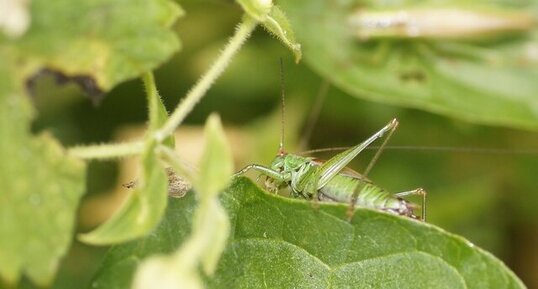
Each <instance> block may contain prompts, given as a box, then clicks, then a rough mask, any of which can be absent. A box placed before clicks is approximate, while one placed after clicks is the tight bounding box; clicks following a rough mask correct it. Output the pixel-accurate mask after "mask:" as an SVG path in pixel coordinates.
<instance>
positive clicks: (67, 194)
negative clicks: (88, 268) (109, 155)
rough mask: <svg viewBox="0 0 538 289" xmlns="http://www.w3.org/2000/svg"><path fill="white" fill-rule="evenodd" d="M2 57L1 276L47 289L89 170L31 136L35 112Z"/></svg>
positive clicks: (0, 55)
mask: <svg viewBox="0 0 538 289" xmlns="http://www.w3.org/2000/svg"><path fill="white" fill-rule="evenodd" d="M3 56H4V55H3V53H2V51H1V50H0V58H1V59H3V60H2V61H1V62H0V184H1V185H0V220H2V221H1V222H0V236H1V237H0V276H1V277H2V278H3V279H4V280H6V281H7V282H8V283H11V284H15V283H17V281H18V280H19V279H20V277H21V275H22V274H26V275H27V276H28V277H29V278H30V279H31V280H33V281H34V282H36V283H38V284H40V285H47V284H49V283H50V282H51V281H52V279H53V277H54V274H55V273H56V270H57V268H58V264H59V261H60V258H61V257H63V256H64V255H65V253H66V252H67V249H68V247H69V245H70V243H71V236H72V233H73V227H74V223H75V214H76V211H77V207H78V202H79V199H80V197H81V196H82V194H83V193H84V189H85V186H84V178H85V166H84V163H82V162H80V161H78V160H77V159H74V158H71V157H68V156H67V155H66V153H65V151H64V150H63V148H62V147H61V145H60V144H58V143H57V142H56V141H55V140H54V139H53V138H52V137H51V136H49V135H47V134H42V135H40V136H38V137H33V136H32V135H31V134H30V121H31V117H32V108H31V106H30V103H29V101H28V99H27V98H26V96H25V95H24V94H23V93H22V91H23V88H22V83H21V82H18V81H17V79H16V75H14V74H13V73H12V71H13V69H14V64H12V63H11V61H9V59H8V58H4V57H3ZM6 60H7V61H6ZM10 65H11V67H10Z"/></svg>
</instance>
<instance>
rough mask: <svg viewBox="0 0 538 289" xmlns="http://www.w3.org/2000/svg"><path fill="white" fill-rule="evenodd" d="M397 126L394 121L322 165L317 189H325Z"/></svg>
mask: <svg viewBox="0 0 538 289" xmlns="http://www.w3.org/2000/svg"><path fill="white" fill-rule="evenodd" d="M396 126H398V121H397V120H396V119H393V120H392V121H391V122H389V123H388V124H387V125H386V126H385V127H383V128H382V129H380V130H379V131H378V132H376V133H375V134H373V135H372V136H371V137H369V138H368V139H367V140H365V141H363V142H362V143H360V144H358V145H356V146H354V147H352V148H350V149H348V150H345V151H343V152H341V153H339V154H337V155H335V156H334V157H332V158H331V159H330V160H328V161H327V162H325V163H324V164H323V165H321V167H320V169H319V171H318V174H319V180H318V182H317V188H316V189H317V190H319V189H320V188H323V187H324V186H325V185H326V184H327V183H328V182H329V181H330V180H331V179H332V178H334V176H336V175H337V174H338V173H340V171H342V170H343V169H344V168H345V167H346V166H347V165H348V164H349V162H351V161H352V160H353V159H354V158H355V157H356V156H357V155H358V154H359V153H360V152H361V151H363V150H364V149H365V148H366V147H368V146H369V145H370V144H371V143H372V142H374V141H375V140H376V139H378V138H380V137H382V136H383V135H384V134H385V133H386V132H388V131H391V130H393V129H395V128H396Z"/></svg>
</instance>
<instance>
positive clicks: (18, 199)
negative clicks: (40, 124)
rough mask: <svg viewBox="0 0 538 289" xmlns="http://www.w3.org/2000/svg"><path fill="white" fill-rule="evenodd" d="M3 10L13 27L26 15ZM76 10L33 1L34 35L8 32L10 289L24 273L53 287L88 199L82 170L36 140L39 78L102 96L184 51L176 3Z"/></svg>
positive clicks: (4, 53)
mask: <svg viewBox="0 0 538 289" xmlns="http://www.w3.org/2000/svg"><path fill="white" fill-rule="evenodd" d="M2 4H3V5H2V7H1V9H2V13H0V17H2V19H0V22H2V23H5V21H6V18H7V17H11V16H14V15H15V14H11V13H18V12H17V11H15V10H9V9H15V8H17V7H15V6H9V5H4V3H2ZM72 4H73V3H70V2H65V1H53V2H50V1H40V0H36V1H32V3H31V5H29V10H28V11H26V12H28V15H29V17H30V26H29V28H28V29H27V30H21V31H20V33H15V34H16V35H15V34H13V33H11V34H9V35H4V33H0V59H2V61H1V63H0V115H1V116H0V124H1V126H0V129H1V130H0V149H1V152H0V157H1V164H2V165H0V183H1V184H2V187H1V191H0V196H1V197H0V200H1V202H0V212H1V214H2V222H1V224H0V232H1V238H0V239H1V241H0V248H1V249H0V276H1V277H2V279H3V280H4V281H6V282H7V283H9V284H11V285H13V284H16V283H17V282H18V280H19V279H20V277H21V275H23V274H25V275H27V276H28V277H29V279H31V280H33V281H34V282H36V283H37V284H40V285H47V284H49V283H51V282H52V281H53V279H54V276H55V273H56V271H57V269H58V263H59V261H60V258H61V257H62V256H63V255H64V254H65V253H66V251H67V249H68V246H69V244H70V243H71V239H72V235H73V225H74V222H75V212H76V210H77V205H78V204H79V200H80V197H81V196H82V194H83V192H84V172H85V169H84V165H83V164H82V162H81V161H79V160H76V159H74V158H72V157H68V156H67V155H66V153H65V151H64V150H63V148H62V146H61V145H59V144H58V142H57V141H56V140H55V139H54V138H53V137H51V136H50V135H46V134H45V135H42V136H40V137H33V136H32V135H31V134H30V133H29V132H30V126H31V119H32V116H33V108H31V105H32V104H31V103H30V101H31V96H30V95H29V92H30V93H31V92H34V90H33V89H34V88H35V87H33V85H34V84H35V79H36V77H38V76H39V75H41V74H42V72H43V71H47V72H53V73H54V74H55V75H57V76H58V78H60V79H64V80H65V79H72V80H74V81H75V82H77V83H78V84H80V86H81V87H83V88H84V89H85V90H86V92H88V93H89V94H90V95H92V96H97V95H99V94H100V93H102V92H105V91H108V90H110V89H111V88H112V87H113V86H115V85H117V84H118V83H120V82H122V81H125V80H127V79H131V78H134V77H136V76H138V75H139V74H140V73H142V72H144V71H147V70H150V69H153V68H155V67H156V66H157V65H158V64H160V63H162V62H163V61H164V60H166V59H167V58H169V57H170V56H171V54H172V53H173V52H176V51H177V50H178V49H179V41H178V38H177V36H176V35H175V34H174V33H173V32H172V31H171V30H170V29H169V27H170V25H171V24H172V23H173V22H174V21H175V19H176V18H177V17H178V15H179V14H180V9H179V7H178V6H177V5H176V4H175V3H173V2H170V1H168V0H160V1H153V2H146V1H138V2H137V3H134V2H133V1H107V0H105V1H98V2H95V1H80V2H77V5H76V6H74V5H72ZM133 15H137V17H136V19H137V21H136V25H133V23H135V22H133V21H132V20H133ZM2 32H3V31H2ZM67 125H69V124H67ZM163 209H164V206H163Z"/></svg>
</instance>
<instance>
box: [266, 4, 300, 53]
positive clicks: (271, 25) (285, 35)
mask: <svg viewBox="0 0 538 289" xmlns="http://www.w3.org/2000/svg"><path fill="white" fill-rule="evenodd" d="M263 26H264V27H265V28H266V29H267V30H269V32H271V33H272V34H273V35H275V36H276V37H277V38H278V39H279V40H280V41H281V42H282V43H284V45H286V46H287V47H288V48H289V49H290V50H291V51H292V52H293V54H295V62H299V61H300V60H301V57H302V52H301V44H299V43H298V42H297V40H296V39H295V34H294V33H293V30H292V29H291V24H290V22H289V21H288V18H287V17H286V15H285V14H284V12H283V11H282V10H281V9H280V8H278V6H273V8H272V9H271V12H270V13H269V15H268V16H267V19H266V20H265V21H264V22H263Z"/></svg>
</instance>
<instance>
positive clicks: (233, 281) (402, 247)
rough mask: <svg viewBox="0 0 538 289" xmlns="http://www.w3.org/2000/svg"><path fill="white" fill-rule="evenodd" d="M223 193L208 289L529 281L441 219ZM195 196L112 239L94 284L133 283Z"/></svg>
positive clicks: (178, 226) (168, 242) (244, 190)
mask: <svg viewBox="0 0 538 289" xmlns="http://www.w3.org/2000/svg"><path fill="white" fill-rule="evenodd" d="M221 201H222V203H223V205H224V206H225V207H226V208H227V210H228V213H229V215H230V217H231V224H232V233H231V236H230V239H229V243H228V246H227V248H226V250H225V252H224V255H223V256H222V258H221V261H220V263H219V265H218V268H217V272H216V273H215V276H214V277H213V278H212V279H209V280H208V285H209V286H208V287H209V288H524V285H523V284H522V283H521V282H520V281H519V279H518V278H517V277H516V276H515V275H514V274H513V273H512V272H511V271H510V270H509V269H507V268H506V266H505V265H504V264H503V263H502V262H501V261H499V260H498V259H496V258H495V257H493V256H492V255H490V254H489V253H487V252H484V251H483V250H481V249H480V248H477V247H475V246H474V245H473V244H471V243H470V242H469V241H467V240H465V239H463V238H461V237H459V236H455V235H453V234H450V233H448V232H445V231H443V230H442V229H439V228H437V227H435V226H432V225H429V224H426V223H422V222H418V221H414V220H410V219H407V218H404V217H399V216H394V215H390V214H386V213H382V212H377V211H373V210H368V209H358V210H357V211H356V214H355V215H354V217H353V219H352V220H351V222H348V221H346V219H345V214H346V209H347V207H346V205H343V204H322V205H321V206H320V208H319V209H316V208H314V207H313V206H312V204H310V203H309V202H306V201H303V200H295V199H289V198H284V197H279V196H275V195H270V194H268V193H266V192H264V191H262V190H260V189H259V188H258V187H257V186H255V185H254V184H253V183H252V182H251V181H250V180H248V179H245V178H239V179H237V180H236V181H235V182H234V183H233V184H232V185H231V187H230V188H229V189H228V190H227V191H226V192H225V193H224V194H223V195H222V197H221ZM194 207H195V198H194V196H193V194H188V195H187V196H186V197H185V198H183V199H174V200H171V202H170V206H169V209H168V211H167V213H166V217H165V218H164V221H163V222H162V224H161V225H160V226H159V227H158V228H157V229H156V231H155V232H154V233H153V234H151V235H150V236H148V237H146V238H144V239H141V240H138V241H136V242H132V243H129V244H125V245H120V246H116V247H113V248H112V249H111V251H110V252H109V254H108V255H107V258H106V259H105V260H104V263H103V266H102V267H101V268H100V270H99V272H98V273H97V275H96V276H95V278H94V281H93V283H92V285H91V286H92V288H128V286H129V284H130V282H131V277H132V274H133V270H134V269H135V268H136V266H137V264H138V262H139V260H140V259H142V258H143V257H145V256H148V255H151V254H155V253H162V252H171V251H173V250H174V249H175V248H176V247H177V246H178V245H179V244H180V243H181V242H182V241H183V240H184V239H185V238H186V236H187V235H188V231H189V227H190V225H191V218H192V211H193V208H194Z"/></svg>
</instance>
